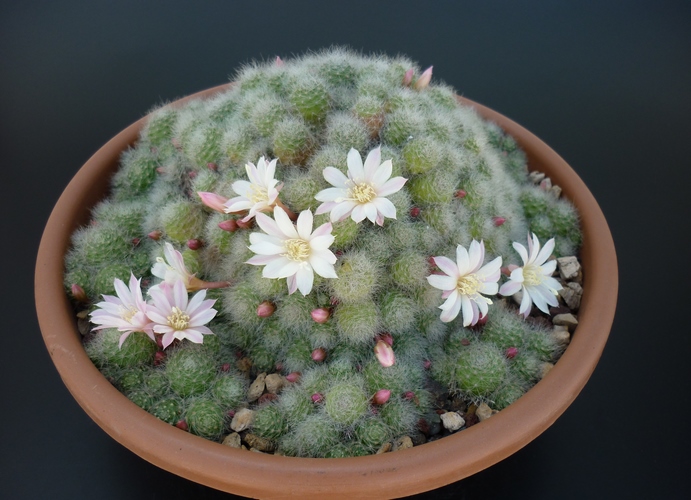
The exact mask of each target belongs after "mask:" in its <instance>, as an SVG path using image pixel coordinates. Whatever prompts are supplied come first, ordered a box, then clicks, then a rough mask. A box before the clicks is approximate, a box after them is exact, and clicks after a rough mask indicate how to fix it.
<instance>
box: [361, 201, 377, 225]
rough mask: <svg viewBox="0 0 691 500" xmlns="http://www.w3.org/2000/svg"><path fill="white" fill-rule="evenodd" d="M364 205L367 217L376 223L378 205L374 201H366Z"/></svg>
mask: <svg viewBox="0 0 691 500" xmlns="http://www.w3.org/2000/svg"><path fill="white" fill-rule="evenodd" d="M363 207H364V210H365V217H367V218H368V219H369V221H370V222H371V223H372V224H374V223H375V221H376V220H377V207H376V206H375V205H374V203H365V204H364V205H363Z"/></svg>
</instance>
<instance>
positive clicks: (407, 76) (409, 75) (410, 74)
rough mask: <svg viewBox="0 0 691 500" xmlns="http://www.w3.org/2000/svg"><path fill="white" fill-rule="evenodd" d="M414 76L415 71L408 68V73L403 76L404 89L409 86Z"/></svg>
mask: <svg viewBox="0 0 691 500" xmlns="http://www.w3.org/2000/svg"><path fill="white" fill-rule="evenodd" d="M414 74H415V70H414V69H413V68H410V69H409V70H408V71H406V72H405V75H404V76H403V86H404V87H410V84H411V83H412V81H413V75H414Z"/></svg>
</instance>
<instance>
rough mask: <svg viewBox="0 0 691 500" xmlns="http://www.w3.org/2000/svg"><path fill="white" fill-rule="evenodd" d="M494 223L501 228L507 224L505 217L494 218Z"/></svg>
mask: <svg viewBox="0 0 691 500" xmlns="http://www.w3.org/2000/svg"><path fill="white" fill-rule="evenodd" d="M492 222H493V223H494V225H495V226H497V227H499V226H501V225H503V224H504V222H506V218H505V217H492Z"/></svg>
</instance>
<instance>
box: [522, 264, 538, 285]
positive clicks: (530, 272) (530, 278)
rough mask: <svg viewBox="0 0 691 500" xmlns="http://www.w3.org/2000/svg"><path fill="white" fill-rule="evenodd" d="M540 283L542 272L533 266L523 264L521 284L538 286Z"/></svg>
mask: <svg viewBox="0 0 691 500" xmlns="http://www.w3.org/2000/svg"><path fill="white" fill-rule="evenodd" d="M540 283H542V274H541V273H540V272H539V271H538V269H536V268H535V266H525V267H524V268H523V284H524V285H526V286H538V285H539V284H540Z"/></svg>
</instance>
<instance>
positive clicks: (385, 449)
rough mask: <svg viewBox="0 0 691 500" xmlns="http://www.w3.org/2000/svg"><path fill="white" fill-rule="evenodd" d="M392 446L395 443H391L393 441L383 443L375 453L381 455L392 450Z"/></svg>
mask: <svg viewBox="0 0 691 500" xmlns="http://www.w3.org/2000/svg"><path fill="white" fill-rule="evenodd" d="M392 447H393V445H392V444H391V442H390V441H387V442H386V443H384V444H383V445H381V446H380V447H379V449H378V450H377V452H376V453H375V455H381V454H382V453H387V452H389V451H391V448H392Z"/></svg>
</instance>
